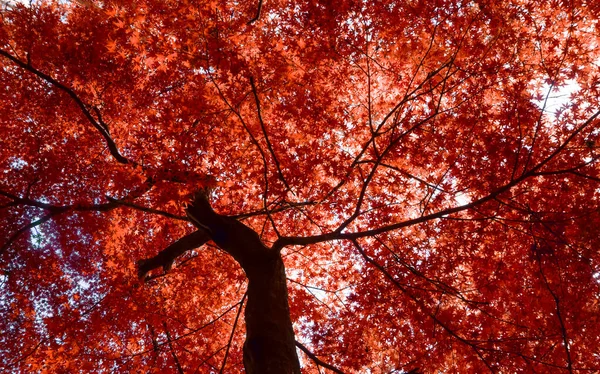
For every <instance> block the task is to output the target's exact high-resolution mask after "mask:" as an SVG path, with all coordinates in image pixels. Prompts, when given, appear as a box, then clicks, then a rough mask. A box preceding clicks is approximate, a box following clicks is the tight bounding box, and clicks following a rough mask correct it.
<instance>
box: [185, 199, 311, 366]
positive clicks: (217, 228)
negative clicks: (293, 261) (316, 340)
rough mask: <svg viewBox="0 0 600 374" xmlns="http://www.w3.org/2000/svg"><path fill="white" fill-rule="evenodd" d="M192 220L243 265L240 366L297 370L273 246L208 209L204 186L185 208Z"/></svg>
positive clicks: (282, 276) (284, 288)
mask: <svg viewBox="0 0 600 374" xmlns="http://www.w3.org/2000/svg"><path fill="white" fill-rule="evenodd" d="M186 213H187V215H188V216H189V217H190V218H191V220H192V221H193V222H194V224H195V225H196V226H197V227H198V228H200V229H202V230H205V231H206V232H207V233H208V235H209V236H210V238H211V239H212V240H213V241H214V242H215V244H217V245H218V246H219V247H220V248H221V249H223V250H224V251H226V252H227V253H229V254H230V255H231V256H233V258H234V259H235V260H236V261H237V262H238V263H239V264H240V265H241V266H242V268H243V269H244V271H245V272H246V276H247V277H248V302H247V304H246V313H245V319H246V342H245V343H244V367H245V368H246V372H247V373H248V374H297V373H298V374H299V373H300V363H299V361H298V355H297V354H296V340H295V337H294V330H293V328H292V321H291V318H290V309H289V305H288V294H287V284H286V276H285V267H284V265H283V260H282V259H281V255H280V254H279V252H278V251H274V250H272V249H270V248H267V247H266V246H265V245H264V244H263V243H262V241H261V240H260V238H259V236H258V234H256V232H254V231H253V230H252V229H250V228H249V227H247V226H245V225H244V224H242V223H241V222H239V221H237V220H236V219H233V218H231V217H227V216H222V215H220V214H218V213H216V212H215V211H213V210H212V208H211V206H210V203H209V202H208V199H207V197H206V194H205V193H204V192H201V193H198V194H197V195H196V196H195V198H194V200H193V202H192V203H191V204H190V205H189V206H188V208H187V209H186Z"/></svg>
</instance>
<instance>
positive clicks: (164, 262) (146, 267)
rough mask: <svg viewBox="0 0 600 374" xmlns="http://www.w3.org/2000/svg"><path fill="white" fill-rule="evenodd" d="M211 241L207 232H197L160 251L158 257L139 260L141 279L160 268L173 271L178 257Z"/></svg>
mask: <svg viewBox="0 0 600 374" xmlns="http://www.w3.org/2000/svg"><path fill="white" fill-rule="evenodd" d="M209 240H210V238H209V236H208V234H207V233H206V232H205V231H203V230H197V231H194V232H192V233H191V234H187V235H186V236H184V237H182V238H180V239H178V240H177V241H176V242H174V243H173V244H171V245H170V246H168V247H167V248H165V249H163V250H162V251H160V252H159V253H158V254H157V255H156V256H154V257H150V258H147V259H143V260H139V261H138V263H137V266H138V276H139V278H140V279H144V278H146V276H147V275H148V273H149V272H150V271H152V270H154V269H156V268H159V267H162V268H163V269H164V270H165V271H168V270H169V269H171V266H172V265H173V262H174V261H175V259H176V258H177V257H179V256H181V255H182V254H184V253H185V252H187V251H189V250H192V249H195V248H198V247H201V246H202V245H204V244H205V243H206V242H208V241H209Z"/></svg>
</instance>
